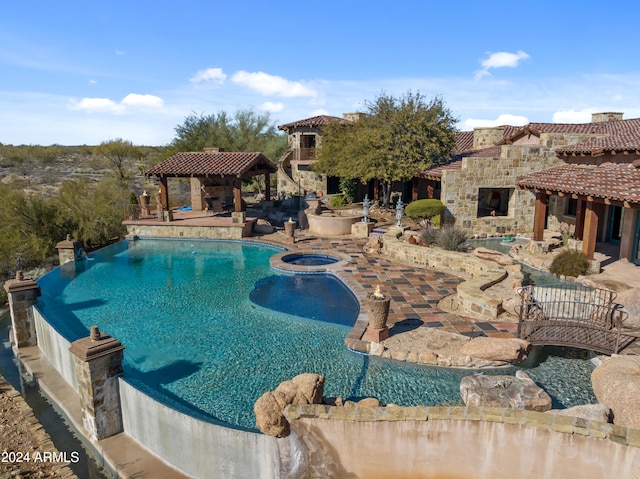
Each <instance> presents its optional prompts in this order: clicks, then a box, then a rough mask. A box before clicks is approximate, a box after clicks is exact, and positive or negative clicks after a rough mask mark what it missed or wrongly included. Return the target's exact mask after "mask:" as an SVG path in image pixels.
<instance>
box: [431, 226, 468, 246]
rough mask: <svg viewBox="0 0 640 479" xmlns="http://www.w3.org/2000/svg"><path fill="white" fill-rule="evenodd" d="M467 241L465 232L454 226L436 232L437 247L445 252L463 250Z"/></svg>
mask: <svg viewBox="0 0 640 479" xmlns="http://www.w3.org/2000/svg"><path fill="white" fill-rule="evenodd" d="M468 239H469V235H468V234H467V232H466V231H463V230H461V229H459V228H456V227H455V226H451V227H449V228H442V229H440V230H439V231H438V245H440V246H441V247H442V249H445V250H447V251H462V250H464V245H465V242H466V241H467V240H468Z"/></svg>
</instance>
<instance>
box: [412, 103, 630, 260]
mask: <svg viewBox="0 0 640 479" xmlns="http://www.w3.org/2000/svg"><path fill="white" fill-rule="evenodd" d="M456 144H457V148H456V152H455V154H454V155H453V156H452V159H451V160H450V161H449V162H448V163H447V164H445V165H441V166H436V167H433V168H431V169H429V170H426V171H423V172H420V174H419V175H417V179H416V181H417V182H421V183H418V185H419V188H418V193H419V197H427V196H428V192H426V191H425V189H426V188H429V189H430V190H431V191H432V192H433V196H435V197H439V198H440V199H441V200H442V201H443V203H444V204H445V206H446V207H447V212H446V214H447V217H448V219H449V220H450V221H455V223H456V224H457V225H459V226H460V227H461V228H464V229H467V230H469V231H472V232H473V233H474V234H487V235H501V234H502V235H504V234H531V233H533V234H534V238H535V239H542V231H543V230H544V228H545V227H547V228H549V229H552V230H556V231H561V230H567V231H569V232H571V233H575V236H576V237H577V238H579V239H585V238H584V237H585V234H584V231H585V227H587V228H589V234H588V235H586V236H587V237H588V238H589V241H588V242H587V244H586V246H585V247H584V248H585V253H586V254H587V256H588V257H590V258H593V252H594V250H595V243H596V242H609V243H613V244H616V243H621V245H622V246H623V247H622V248H621V252H620V254H621V257H625V258H628V259H630V260H633V255H634V254H637V252H636V253H634V251H636V250H637V246H635V247H634V246H633V245H632V244H631V243H632V238H631V236H633V234H632V233H633V231H632V230H633V228H634V226H633V225H635V224H636V220H635V216H634V212H632V211H631V210H633V209H634V208H636V207H637V206H640V205H637V203H636V198H635V197H634V194H633V192H634V191H639V194H640V183H636V182H635V181H636V180H635V173H634V171H635V169H632V166H633V162H634V161H635V160H637V159H638V158H639V156H638V151H640V119H632V120H623V119H622V114H621V113H596V114H594V115H593V117H592V121H591V122H590V123H581V124H559V123H529V124H527V125H525V126H523V127H513V126H501V127H495V128H477V129H475V130H474V131H473V132H461V133H458V136H457V138H456ZM614 165H617V166H614ZM425 182H426V187H425V186H420V185H421V184H422V185H424V183H425ZM612 182H616V186H615V187H614V185H613V184H612ZM588 204H591V205H592V210H591V209H589V208H588V206H587V205H588ZM594 205H596V206H594ZM598 205H599V206H598ZM625 210H629V211H627V212H626V214H625ZM632 216H633V218H631V217H632ZM595 217H597V220H598V221H597V224H596V223H594V221H595V220H596V218H595ZM589 218H590V220H589V223H588V225H586V221H587V219H589ZM534 223H535V225H536V226H535V228H534ZM625 228H626V229H625ZM623 239H624V240H623Z"/></svg>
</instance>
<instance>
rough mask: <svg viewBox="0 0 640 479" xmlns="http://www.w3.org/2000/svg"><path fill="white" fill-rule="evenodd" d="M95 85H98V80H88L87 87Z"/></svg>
mask: <svg viewBox="0 0 640 479" xmlns="http://www.w3.org/2000/svg"><path fill="white" fill-rule="evenodd" d="M96 83H98V80H94V79H91V80H89V85H95V84H96Z"/></svg>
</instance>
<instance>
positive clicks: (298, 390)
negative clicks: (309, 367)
mask: <svg viewBox="0 0 640 479" xmlns="http://www.w3.org/2000/svg"><path fill="white" fill-rule="evenodd" d="M276 391H280V392H282V393H283V394H284V396H285V401H286V402H287V404H294V405H298V404H322V396H323V395H324V376H320V375H319V374H313V373H304V374H299V375H298V376H296V377H294V378H293V379H291V380H289V381H284V382H282V383H280V385H279V386H278V387H277V388H276Z"/></svg>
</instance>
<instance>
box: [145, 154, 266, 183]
mask: <svg viewBox="0 0 640 479" xmlns="http://www.w3.org/2000/svg"><path fill="white" fill-rule="evenodd" d="M254 167H258V168H260V169H262V170H264V169H266V170H268V171H270V172H271V173H275V172H276V171H277V168H276V167H275V166H274V165H273V163H271V162H270V161H269V160H268V159H267V158H266V157H265V156H264V155H263V154H262V153H259V152H232V151H221V152H181V153H177V154H175V155H173V156H172V157H170V158H167V159H166V160H164V161H163V162H162V163H159V164H158V165H156V166H154V167H153V168H150V169H149V170H147V171H146V172H145V175H147V176H174V177H189V176H207V175H209V176H237V175H241V176H242V175H244V174H245V173H247V172H249V170H251V169H252V168H254Z"/></svg>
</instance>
